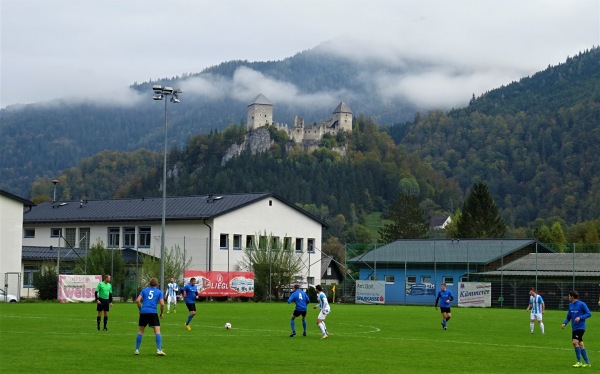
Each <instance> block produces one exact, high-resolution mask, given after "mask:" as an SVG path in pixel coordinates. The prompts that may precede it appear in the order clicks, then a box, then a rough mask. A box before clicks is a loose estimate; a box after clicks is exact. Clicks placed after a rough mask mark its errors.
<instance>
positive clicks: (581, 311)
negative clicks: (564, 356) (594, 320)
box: [562, 290, 592, 368]
mask: <svg viewBox="0 0 600 374" xmlns="http://www.w3.org/2000/svg"><path fill="white" fill-rule="evenodd" d="M591 316H592V312H590V309H589V308H588V306H587V305H586V303H584V302H583V301H580V300H579V293H578V292H577V291H575V290H573V291H569V310H568V312H567V318H565V321H564V322H563V324H562V328H563V329H564V328H565V326H566V325H567V323H569V321H571V328H572V330H573V333H572V339H573V348H575V357H577V362H576V363H575V365H573V367H575V368H580V367H591V366H592V365H590V360H589V359H588V355H587V352H586V350H585V346H584V345H583V334H584V333H585V320H586V319H588V318H590V317H591ZM581 357H583V359H584V360H585V363H582V362H581Z"/></svg>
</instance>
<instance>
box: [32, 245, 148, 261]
mask: <svg viewBox="0 0 600 374" xmlns="http://www.w3.org/2000/svg"><path fill="white" fill-rule="evenodd" d="M87 252H88V250H87V249H85V248H75V249H71V248H68V247H61V248H60V260H61V261H66V262H74V261H76V260H77V258H78V257H81V258H84V257H85V255H86V254H87ZM115 253H120V254H121V256H122V257H123V262H125V263H126V264H135V263H136V255H137V253H136V251H135V250H133V249H131V248H125V249H120V248H116V249H115ZM21 256H22V259H23V261H56V260H58V248H57V247H52V249H50V247H34V246H23V253H22V255H21ZM144 256H151V255H148V254H145V253H140V255H139V256H137V262H138V263H140V264H141V263H143V262H144V261H143V257H144Z"/></svg>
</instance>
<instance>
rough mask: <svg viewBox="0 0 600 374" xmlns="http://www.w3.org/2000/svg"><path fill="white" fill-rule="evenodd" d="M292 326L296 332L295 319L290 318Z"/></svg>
mask: <svg viewBox="0 0 600 374" xmlns="http://www.w3.org/2000/svg"><path fill="white" fill-rule="evenodd" d="M290 327H291V328H292V332H296V324H295V323H294V320H293V319H290Z"/></svg>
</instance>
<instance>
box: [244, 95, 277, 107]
mask: <svg viewBox="0 0 600 374" xmlns="http://www.w3.org/2000/svg"><path fill="white" fill-rule="evenodd" d="M254 104H260V105H271V106H272V105H273V104H271V102H270V101H269V99H267V98H266V97H265V95H263V94H258V96H256V97H255V98H254V100H252V103H251V104H249V105H248V106H250V105H254Z"/></svg>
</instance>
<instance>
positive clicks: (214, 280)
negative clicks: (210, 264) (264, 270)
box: [183, 270, 254, 297]
mask: <svg viewBox="0 0 600 374" xmlns="http://www.w3.org/2000/svg"><path fill="white" fill-rule="evenodd" d="M183 277H184V278H185V279H184V281H185V283H186V284H187V283H189V281H190V278H196V287H197V288H198V290H199V291H198V296H212V297H214V296H228V297H239V296H242V297H253V296H254V273H252V272H247V271H229V272H227V271H201V270H186V271H184V272H183Z"/></svg>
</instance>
